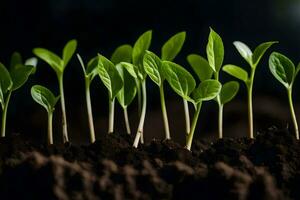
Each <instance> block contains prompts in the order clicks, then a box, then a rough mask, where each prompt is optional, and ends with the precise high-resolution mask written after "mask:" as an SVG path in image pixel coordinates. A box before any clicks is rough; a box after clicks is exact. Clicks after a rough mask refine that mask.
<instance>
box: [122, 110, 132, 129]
mask: <svg viewBox="0 0 300 200" xmlns="http://www.w3.org/2000/svg"><path fill="white" fill-rule="evenodd" d="M123 113H124V121H125V126H126V131H127V133H128V134H129V135H130V134H131V130H130V123H129V118H128V112H127V107H125V108H123Z"/></svg>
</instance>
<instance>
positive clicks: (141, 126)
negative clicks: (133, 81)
mask: <svg viewBox="0 0 300 200" xmlns="http://www.w3.org/2000/svg"><path fill="white" fill-rule="evenodd" d="M142 93H143V106H142V112H141V117H140V122H139V126H138V130H137V133H136V136H135V139H134V142H133V147H135V148H137V147H138V144H139V141H140V139H141V138H142V137H143V131H144V122H145V116H146V109H147V92H146V80H144V81H143V82H142ZM141 143H142V141H141Z"/></svg>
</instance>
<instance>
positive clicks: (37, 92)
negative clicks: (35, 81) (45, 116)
mask: <svg viewBox="0 0 300 200" xmlns="http://www.w3.org/2000/svg"><path fill="white" fill-rule="evenodd" d="M31 96H32V98H33V100H34V101H35V102H37V103H38V104H40V105H41V106H43V107H44V108H45V109H46V110H47V112H48V113H52V112H53V111H54V107H55V104H56V103H57V101H58V99H59V96H58V97H55V96H54V95H53V93H52V92H51V91H50V90H49V89H47V88H46V87H44V86H41V85H34V86H32V88H31Z"/></svg>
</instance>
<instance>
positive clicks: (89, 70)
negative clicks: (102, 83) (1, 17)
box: [77, 54, 99, 85]
mask: <svg viewBox="0 0 300 200" xmlns="http://www.w3.org/2000/svg"><path fill="white" fill-rule="evenodd" d="M77 58H78V60H79V62H80V65H81V68H82V70H83V73H84V76H85V79H86V81H88V85H90V83H91V82H92V80H93V79H94V78H95V77H96V75H97V74H98V62H99V58H98V56H96V57H94V58H92V59H91V60H90V61H89V62H88V63H87V67H85V65H84V62H83V60H82V58H81V56H80V55H79V54H77Z"/></svg>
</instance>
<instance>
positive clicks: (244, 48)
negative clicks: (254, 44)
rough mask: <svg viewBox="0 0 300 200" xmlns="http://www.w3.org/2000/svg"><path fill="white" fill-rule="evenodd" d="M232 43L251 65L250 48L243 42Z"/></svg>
mask: <svg viewBox="0 0 300 200" xmlns="http://www.w3.org/2000/svg"><path fill="white" fill-rule="evenodd" d="M233 45H234V46H235V48H236V49H237V50H238V52H239V53H240V55H241V56H242V57H243V58H244V59H245V60H246V61H247V62H248V63H249V65H250V66H252V51H251V49H250V48H249V47H248V46H247V45H246V44H245V43H243V42H240V41H235V42H233Z"/></svg>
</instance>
